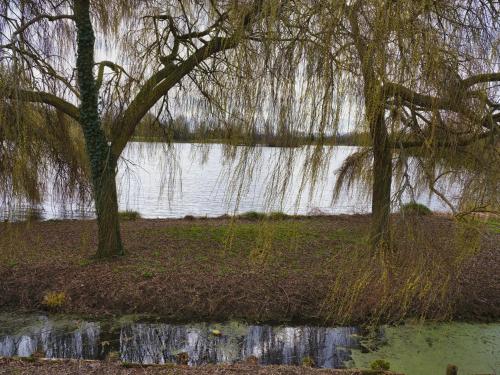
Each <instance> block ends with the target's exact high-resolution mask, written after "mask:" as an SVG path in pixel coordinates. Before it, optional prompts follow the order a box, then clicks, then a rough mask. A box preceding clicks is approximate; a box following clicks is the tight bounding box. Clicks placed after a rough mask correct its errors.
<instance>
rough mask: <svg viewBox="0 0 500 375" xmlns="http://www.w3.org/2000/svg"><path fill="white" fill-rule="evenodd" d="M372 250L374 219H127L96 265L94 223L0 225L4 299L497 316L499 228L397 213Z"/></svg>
mask: <svg viewBox="0 0 500 375" xmlns="http://www.w3.org/2000/svg"><path fill="white" fill-rule="evenodd" d="M393 220H394V223H395V225H394V227H395V228H396V229H395V233H394V238H395V249H394V251H393V252H392V253H388V254H385V255H384V256H379V255H374V254H373V253H372V252H371V251H370V249H369V246H368V245H367V236H368V233H369V222H370V217H369V216H360V215H355V216H348V215H343V216H326V217H312V218H292V219H284V220H268V221H251V220H243V219H239V220H236V221H232V220H230V219H227V218H226V219H195V220H142V219H140V220H136V221H126V222H123V223H122V234H123V240H124V244H125V248H126V250H127V255H126V256H124V257H122V258H120V259H114V260H111V261H94V260H92V259H91V255H92V254H93V252H94V249H95V246H96V224H95V222H94V221H70V220H67V221H48V222H32V223H18V224H13V223H0V306H2V308H3V309H9V310H13V309H26V310H33V309H43V308H48V307H47V306H44V304H43V301H44V297H45V296H46V295H47V294H48V293H50V292H58V293H60V292H62V293H63V297H64V298H62V300H61V301H59V302H60V306H55V307H52V308H53V309H54V310H57V311H59V312H65V313H78V314H86V315H91V316H92V315H99V316H102V315H103V314H104V315H105V314H109V315H111V314H129V313H145V314H154V315H160V316H162V317H164V318H165V319H169V320H172V321H192V320H208V321H223V320H227V319H242V320H246V321H254V322H264V321H265V322H281V323H284V322H311V323H319V324H327V323H330V324H340V323H342V324H348V323H359V322H364V321H368V320H370V319H378V320H384V321H395V320H399V319H404V318H408V317H422V316H425V317H427V318H434V319H448V318H454V319H473V320H478V319H481V320H498V318H499V317H500V280H499V278H500V276H499V275H500V246H499V238H500V235H499V234H498V233H497V232H495V231H494V230H488V229H485V228H484V227H477V226H471V225H462V224H457V223H455V222H454V221H452V220H451V219H449V218H446V217H440V216H432V215H431V216H423V217H414V218H406V219H405V220H402V218H401V217H399V216H395V217H394V218H393Z"/></svg>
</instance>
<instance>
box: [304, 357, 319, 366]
mask: <svg viewBox="0 0 500 375" xmlns="http://www.w3.org/2000/svg"><path fill="white" fill-rule="evenodd" d="M302 366H304V367H316V363H315V362H314V359H312V358H311V357H304V359H303V360H302Z"/></svg>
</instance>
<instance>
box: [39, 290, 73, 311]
mask: <svg viewBox="0 0 500 375" xmlns="http://www.w3.org/2000/svg"><path fill="white" fill-rule="evenodd" d="M66 300H67V299H66V293H64V292H48V293H46V294H45V295H44V296H43V301H42V305H44V306H45V307H46V308H48V309H50V310H57V309H60V308H61V307H62V306H63V305H64V304H65V303H66Z"/></svg>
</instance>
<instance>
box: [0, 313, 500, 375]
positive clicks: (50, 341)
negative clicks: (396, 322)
mask: <svg viewBox="0 0 500 375" xmlns="http://www.w3.org/2000/svg"><path fill="white" fill-rule="evenodd" d="M34 352H43V354H44V355H45V356H46V357H49V358H85V359H102V358H104V357H105V356H106V355H108V353H109V352H119V355H120V358H121V359H122V360H123V361H126V362H137V363H167V362H175V361H176V360H177V359H178V358H179V355H180V354H181V353H187V356H186V355H185V354H182V355H181V356H184V358H188V359H189V364H190V365H202V364H206V363H233V362H237V361H241V360H245V359H247V358H249V357H255V358H256V359H257V361H258V362H259V363H260V364H263V365H266V364H294V365H300V364H302V362H303V360H304V359H305V358H311V359H312V360H313V361H314V363H315V364H316V365H317V366H318V367H330V368H345V367H369V366H370V363H371V362H372V361H373V360H375V359H381V358H383V359H386V360H388V361H389V362H390V363H391V369H393V370H396V371H401V372H404V373H406V374H408V375H420V374H422V375H423V374H434V373H436V374H439V373H443V372H444V368H445V367H446V364H448V363H454V364H457V365H458V366H459V368H460V370H461V372H460V373H461V374H469V373H481V372H482V373H495V371H496V372H498V370H500V324H465V323H451V324H429V325H405V326H399V327H382V328H380V329H378V330H377V331H376V332H375V333H374V332H372V333H371V334H369V333H368V332H366V331H363V330H361V329H359V328H356V327H335V328H328V327H309V326H300V327H284V326H269V325H246V324H242V323H238V322H229V323H224V324H204V323H198V324H189V325H177V324H164V323H159V322H158V323H149V322H148V323H144V322H135V321H133V320H131V319H125V318H123V319H119V320H116V321H114V322H109V321H108V322H88V321H83V320H79V319H72V318H68V317H65V318H63V317H50V318H49V317H47V316H43V315H29V316H27V315H13V314H1V315H0V356H30V355H31V354H33V353H34Z"/></svg>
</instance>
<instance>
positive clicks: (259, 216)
mask: <svg viewBox="0 0 500 375" xmlns="http://www.w3.org/2000/svg"><path fill="white" fill-rule="evenodd" d="M238 217H239V218H240V219H246V220H263V219H265V218H266V214H264V213H262V212H256V211H248V212H245V213H243V214H241V215H239V216H238Z"/></svg>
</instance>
